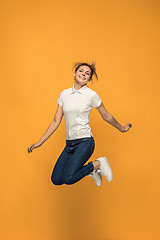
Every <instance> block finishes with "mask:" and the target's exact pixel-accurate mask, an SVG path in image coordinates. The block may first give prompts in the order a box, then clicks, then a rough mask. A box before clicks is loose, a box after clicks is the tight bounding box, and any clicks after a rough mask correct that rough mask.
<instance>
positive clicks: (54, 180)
mask: <svg viewBox="0 0 160 240" xmlns="http://www.w3.org/2000/svg"><path fill="white" fill-rule="evenodd" d="M51 181H52V183H53V184H54V185H62V184H63V183H64V182H63V181H62V179H61V178H57V177H56V176H54V175H52V176H51Z"/></svg>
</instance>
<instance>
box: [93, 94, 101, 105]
mask: <svg viewBox="0 0 160 240" xmlns="http://www.w3.org/2000/svg"><path fill="white" fill-rule="evenodd" d="M101 103H102V100H101V98H100V97H99V95H98V94H97V93H96V92H94V95H93V97H92V106H93V107H99V106H100V105H101Z"/></svg>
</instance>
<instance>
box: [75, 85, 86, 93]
mask: <svg viewBox="0 0 160 240" xmlns="http://www.w3.org/2000/svg"><path fill="white" fill-rule="evenodd" d="M74 86H75V83H74V84H73V86H72V91H71V93H75V92H79V93H82V92H83V91H84V90H85V89H86V88H87V85H84V86H83V87H81V88H80V89H78V90H76V89H75V88H74Z"/></svg>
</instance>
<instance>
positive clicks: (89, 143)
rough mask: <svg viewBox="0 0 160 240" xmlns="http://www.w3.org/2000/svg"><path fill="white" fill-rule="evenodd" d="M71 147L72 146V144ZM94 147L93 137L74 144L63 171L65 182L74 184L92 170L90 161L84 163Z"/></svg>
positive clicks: (92, 166)
mask: <svg viewBox="0 0 160 240" xmlns="http://www.w3.org/2000/svg"><path fill="white" fill-rule="evenodd" d="M72 148H74V145H73V147H72ZM94 148H95V142H94V138H93V137H92V138H88V139H87V140H85V141H81V142H80V143H78V144H76V145H75V150H74V152H73V154H72V155H71V156H70V158H69V160H68V162H67V164H66V165H65V169H64V172H63V179H64V183H65V184H67V185H70V184H74V183H76V182H78V181H79V180H80V179H82V178H84V177H85V176H86V175H88V174H89V173H90V172H92V171H93V170H94V165H93V163H92V162H89V163H88V164H86V165H84V164H85V163H86V162H87V160H88V159H89V158H90V157H91V155H92V154H93V151H94ZM83 165H84V166H83Z"/></svg>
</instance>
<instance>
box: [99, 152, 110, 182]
mask: <svg viewBox="0 0 160 240" xmlns="http://www.w3.org/2000/svg"><path fill="white" fill-rule="evenodd" d="M96 160H99V161H100V168H99V169H98V170H97V173H102V175H103V176H104V177H106V179H107V181H108V182H111V181H112V179H113V173H112V169H111V167H110V165H109V162H108V159H107V157H106V156H103V157H100V158H97V159H96Z"/></svg>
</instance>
